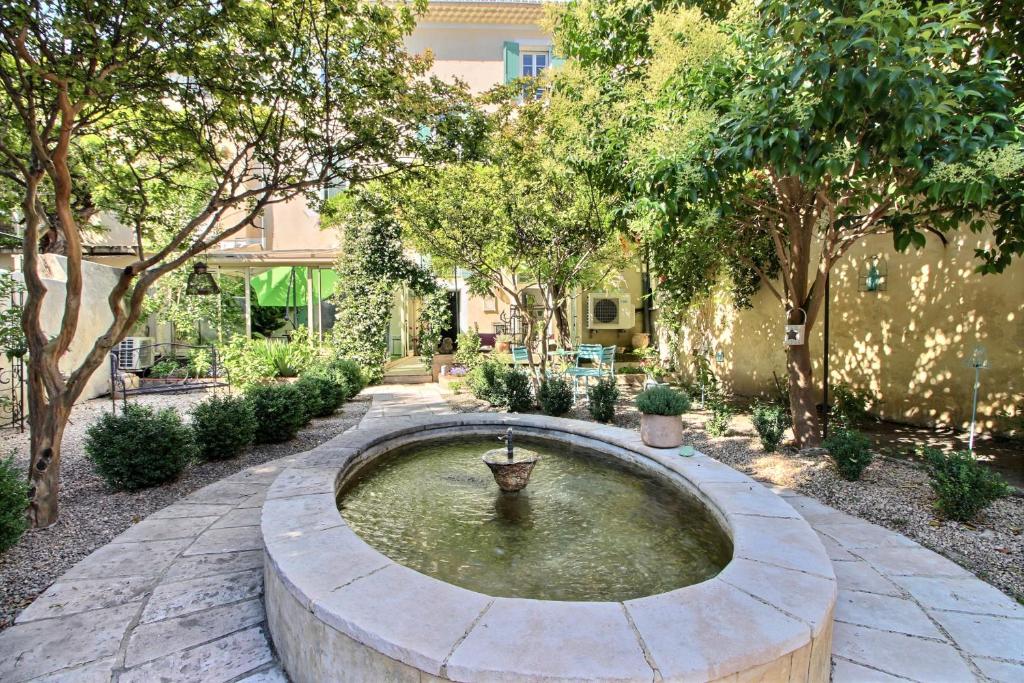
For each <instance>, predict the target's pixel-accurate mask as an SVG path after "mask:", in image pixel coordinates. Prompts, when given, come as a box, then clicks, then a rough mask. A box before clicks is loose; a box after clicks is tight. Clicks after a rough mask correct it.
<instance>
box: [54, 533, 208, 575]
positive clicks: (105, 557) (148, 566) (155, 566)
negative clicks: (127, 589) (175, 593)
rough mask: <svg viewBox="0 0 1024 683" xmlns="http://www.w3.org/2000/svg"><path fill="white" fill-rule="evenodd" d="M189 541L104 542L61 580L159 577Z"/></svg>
mask: <svg viewBox="0 0 1024 683" xmlns="http://www.w3.org/2000/svg"><path fill="white" fill-rule="evenodd" d="M190 543H192V539H191V538H179V539H175V540H173V541H149V542H146V543H108V544H107V545H105V546H103V547H102V548H99V549H98V550H96V551H94V552H93V553H92V554H91V555H89V556H88V557H86V558H85V559H84V560H82V561H81V562H79V563H78V564H76V565H75V566H74V567H72V568H71V569H69V570H68V571H67V572H66V573H65V574H64V576H62V577H61V579H62V580H68V579H106V578H111V577H115V576H159V575H160V574H162V573H163V572H164V570H165V569H167V567H168V566H170V564H171V563H172V562H174V560H175V558H177V557H178V555H179V554H181V552H182V551H183V550H184V549H185V548H187V547H188V545H189V544H190Z"/></svg>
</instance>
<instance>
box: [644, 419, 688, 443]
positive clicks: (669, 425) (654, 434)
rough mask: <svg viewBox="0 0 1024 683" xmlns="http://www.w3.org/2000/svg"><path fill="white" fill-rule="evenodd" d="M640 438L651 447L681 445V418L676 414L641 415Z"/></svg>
mask: <svg viewBox="0 0 1024 683" xmlns="http://www.w3.org/2000/svg"><path fill="white" fill-rule="evenodd" d="M640 438H641V439H643V442H644V443H645V444H647V445H648V446H650V447H652V448H678V447H679V446H682V445H683V420H682V418H681V417H680V416H678V415H641V416H640Z"/></svg>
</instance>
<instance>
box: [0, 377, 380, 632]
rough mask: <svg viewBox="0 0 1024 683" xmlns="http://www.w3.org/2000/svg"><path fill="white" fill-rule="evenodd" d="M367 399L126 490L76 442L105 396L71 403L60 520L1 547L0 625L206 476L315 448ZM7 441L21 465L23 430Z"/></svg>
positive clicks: (189, 401)
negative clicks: (284, 438) (102, 473)
mask: <svg viewBox="0 0 1024 683" xmlns="http://www.w3.org/2000/svg"><path fill="white" fill-rule="evenodd" d="M206 396H207V394H206V393H205V392H197V393H191V394H178V395H151V396H139V397H136V398H133V399H132V401H133V402H137V403H140V404H145V405H150V406H153V407H155V408H166V407H173V408H176V409H177V410H178V411H180V412H181V413H182V414H183V415H184V414H186V413H187V411H188V409H189V408H190V407H191V406H192V405H194V404H195V403H198V402H200V401H202V400H203V399H204V398H206ZM369 405H370V403H369V398H365V397H357V398H356V399H355V400H353V401H351V402H350V403H347V404H346V405H345V407H344V408H343V409H342V410H340V411H338V412H337V413H336V414H335V415H333V416H331V417H328V418H322V419H317V420H314V421H313V423H312V424H310V425H308V426H307V427H305V428H303V429H302V431H300V432H299V434H298V436H297V437H296V438H294V439H292V440H291V441H288V442H286V443H283V444H266V445H260V446H254V447H252V448H250V449H249V450H248V451H246V452H245V453H243V454H242V455H241V456H239V457H237V458H234V459H231V460H223V461H219V462H211V463H206V462H200V463H195V464H193V465H190V466H189V467H188V468H187V469H186V470H185V472H184V473H183V474H182V476H181V477H180V478H179V479H178V480H177V481H175V482H172V483H170V484H166V485H164V486H158V487H154V488H150V489H144V490H142V491H135V492H130V493H129V492H123V491H114V490H112V489H110V488H109V487H108V486H107V485H106V484H105V483H104V482H103V480H102V479H100V478H99V477H97V476H96V475H95V474H94V473H93V471H92V465H91V464H90V463H89V461H88V460H87V459H86V457H85V451H84V449H83V441H84V438H85V430H86V429H87V428H88V426H89V425H90V424H92V422H93V421H94V420H96V419H97V418H98V417H99V416H100V415H101V414H103V413H105V412H109V411H110V400H109V399H107V400H99V399H97V400H93V401H86V402H84V403H81V404H79V405H77V406H75V409H74V411H73V412H72V414H71V424H69V425H68V429H67V431H66V433H65V435H64V446H63V453H62V456H61V491H60V519H59V521H58V522H57V524H55V525H54V526H52V527H50V528H49V529H45V530H42V531H37V532H30V533H26V534H25V535H24V536H23V537H22V538H21V541H19V543H18V544H17V545H16V546H14V547H13V548H11V549H10V550H8V551H7V552H6V553H4V554H2V555H0V630H2V629H4V628H7V627H8V626H10V625H11V624H12V623H13V621H14V618H15V617H16V616H17V614H18V612H20V611H21V610H22V609H24V608H25V607H26V606H28V605H29V604H30V603H31V602H32V601H33V600H34V599H35V598H36V596H38V595H39V594H40V593H42V592H43V591H44V590H46V588H47V587H48V586H50V584H51V583H53V581H54V580H56V579H57V578H58V577H60V576H61V575H62V574H63V573H64V572H66V571H67V570H68V569H69V568H70V567H71V566H72V565H74V564H75V563H77V562H78V561H79V560H81V559H82V558H83V557H85V556H86V555H89V554H90V553H91V552H92V551H94V550H95V549H97V548H99V547H100V546H102V545H105V544H106V543H108V542H109V541H110V540H111V539H112V538H113V537H114V536H117V535H118V534H120V533H121V532H122V531H124V530H125V529H127V528H128V527H129V526H131V525H132V524H135V523H137V522H139V521H140V520H142V519H144V518H145V517H147V516H148V515H150V514H151V513H153V512H155V511H157V510H159V509H161V508H163V507H165V506H167V505H169V504H171V503H173V502H174V501H176V500H178V499H179V498H181V497H183V496H186V495H188V494H189V493H191V492H193V491H195V490H197V489H199V488H202V487H203V486H206V485H207V484H209V483H211V482H214V481H217V480H219V479H222V478H224V477H226V476H228V475H231V474H234V473H235V472H238V471H240V470H244V469H246V468H247V467H251V466H253V465H258V464H260V463H264V462H267V461H269V460H275V459H277V458H281V457H284V456H286V455H291V454H292V453H302V452H304V451H308V450H310V449H311V448H314V447H315V446H317V445H319V444H321V443H323V442H324V441H327V440H328V439H330V438H332V437H334V436H336V435H338V434H340V433H341V432H343V431H345V430H346V429H348V428H349V427H352V426H354V425H356V424H358V422H359V420H360V419H361V418H362V416H363V414H364V413H365V412H366V411H367V409H368V407H369ZM6 446H7V448H9V449H13V450H14V451H15V462H16V463H17V464H18V465H19V466H23V467H25V468H27V467H28V433H27V431H26V433H25V434H13V435H11V436H9V437H8V440H7V444H6Z"/></svg>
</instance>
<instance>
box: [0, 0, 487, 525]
mask: <svg viewBox="0 0 1024 683" xmlns="http://www.w3.org/2000/svg"><path fill="white" fill-rule="evenodd" d="M424 7H425V3H423V2H416V3H415V4H414V5H411V6H410V5H400V6H390V5H384V4H381V3H364V2H359V1H358V0H316V1H313V2H305V1H303V2H299V1H298V0H284V1H283V2H268V1H266V0H257V1H255V2H247V3H237V2H227V3H213V4H211V3H208V2H205V1H204V0H184V1H183V2H179V1H175V2H167V1H164V0H155V1H152V2H141V1H139V0H125V1H124V2H120V3H96V2H90V1H87V0H60V1H58V2H53V3H40V2H24V1H23V0H0V85H2V90H0V114H2V115H0V121H2V122H3V123H2V124H0V126H2V128H0V168H2V173H0V177H3V178H4V179H6V184H5V187H7V188H8V191H9V188H10V186H11V183H13V185H14V187H16V188H17V190H16V191H17V192H19V196H20V213H21V220H22V223H23V227H24V236H25V238H24V246H23V253H24V266H25V277H26V289H27V292H28V297H27V300H26V302H25V308H24V315H23V327H24V329H25V333H26V337H27V344H28V348H29V372H28V378H29V421H30V426H31V465H30V472H29V478H30V485H31V492H30V506H29V512H28V514H29V519H30V522H31V523H32V524H33V525H34V526H36V527H45V526H48V525H51V524H53V523H54V522H55V521H56V519H57V492H58V487H59V466H60V444H61V438H62V435H63V431H64V427H65V425H66V424H67V419H68V414H69V411H70V410H71V407H72V405H73V404H74V402H75V400H76V399H77V398H78V396H79V395H80V394H81V392H82V390H83V389H84V387H85V384H86V382H87V380H88V378H89V377H90V376H91V375H92V373H93V372H94V371H95V370H96V369H97V368H98V367H99V366H100V365H101V364H103V363H104V362H106V358H107V356H108V354H109V352H110V350H111V348H112V347H113V346H114V345H115V344H116V343H117V342H118V341H119V340H120V339H122V338H123V337H124V336H125V334H127V333H128V331H129V330H130V329H131V327H132V325H134V323H135V322H136V320H137V319H138V317H139V315H140V312H141V311H142V304H143V301H144V299H145V297H146V294H147V292H148V291H149V290H150V288H151V287H152V285H153V284H154V283H155V282H156V281H157V279H159V278H160V277H161V276H163V275H165V274H167V273H169V272H171V271H173V270H174V269H176V268H178V267H179V266H181V265H183V264H185V263H187V262H188V261H189V260H190V259H192V258H194V257H195V256H196V255H198V254H200V253H201V252H203V251H204V250H207V249H209V248H211V247H213V246H215V245H217V244H218V243H219V242H221V241H222V240H224V239H225V238H227V237H228V236H230V235H232V234H234V233H235V232H237V231H238V230H240V229H242V228H243V227H244V226H246V225H251V224H253V223H254V221H256V220H258V218H259V216H260V215H261V212H262V211H263V209H264V208H265V207H267V206H269V205H271V204H274V203H277V202H283V201H287V200H289V199H292V198H294V197H297V196H300V195H303V194H311V193H313V192H315V191H316V190H317V189H318V188H321V187H324V186H337V185H344V184H351V183H359V182H364V181H366V180H369V179H372V178H375V177H381V176H386V175H389V174H394V173H399V172H402V170H403V169H405V168H407V167H409V166H410V164H411V163H412V162H411V161H410V160H411V159H416V160H417V162H416V163H423V162H430V161H431V160H435V159H437V158H439V157H441V156H443V155H444V154H446V151H445V150H446V148H447V147H448V145H447V144H445V143H446V141H445V140H443V139H440V138H439V137H438V136H431V137H429V138H422V137H421V136H419V135H418V131H419V130H420V129H421V128H422V127H424V126H430V125H432V124H434V123H436V122H437V121H438V120H441V119H444V120H445V121H446V123H445V127H444V131H445V132H453V131H454V129H455V128H456V127H457V125H458V123H459V122H460V121H462V120H464V119H466V118H468V117H471V116H472V111H471V110H468V109H467V107H468V104H467V103H466V100H465V98H464V97H463V93H462V89H461V88H460V87H451V86H447V85H445V84H443V83H441V82H439V81H437V80H436V79H431V78H428V77H427V75H426V72H427V69H428V68H429V63H428V61H427V60H425V59H422V58H417V57H413V56H410V55H408V54H407V53H406V52H405V51H404V49H403V46H402V41H403V38H404V36H405V35H406V34H407V33H408V32H409V31H411V30H412V28H413V26H414V22H415V13H416V12H418V11H422V10H423V9H424ZM83 168H87V169H88V173H87V174H86V175H84V176H83V175H81V174H78V173H76V169H83ZM186 172H187V173H186ZM192 174H199V176H201V178H202V185H203V188H205V189H206V194H205V197H206V201H204V202H203V203H202V205H201V206H200V207H199V208H198V209H197V210H196V211H195V213H194V214H193V215H192V216H190V217H189V218H188V220H186V221H185V222H184V224H183V225H182V226H181V227H180V229H178V230H177V231H175V232H173V234H170V235H169V236H168V237H167V238H166V239H165V240H163V243H162V244H159V245H157V246H154V248H153V249H152V250H151V251H148V252H145V253H144V252H143V250H142V249H141V248H140V253H139V254H138V258H137V259H136V260H135V261H134V262H133V263H131V264H130V265H128V266H127V267H126V268H125V269H124V271H123V273H122V275H121V277H120V279H119V280H118V282H117V284H116V285H115V286H114V288H113V289H112V290H111V291H110V294H109V298H108V301H109V306H110V312H111V314H112V316H113V322H112V323H111V325H110V326H109V328H108V329H107V331H106V332H105V333H104V334H103V335H101V336H100V337H99V338H98V339H97V340H95V343H94V344H93V346H92V348H91V350H90V351H89V352H88V353H87V354H86V355H85V357H84V358H83V359H82V360H81V361H80V362H79V363H78V365H77V367H74V368H72V369H71V370H70V372H69V374H64V373H62V371H61V369H60V368H59V366H58V363H59V361H60V360H61V358H62V357H63V356H64V355H65V353H66V352H67V350H68V348H69V347H70V344H71V341H72V339H74V337H75V334H76V331H77V326H78V320H79V316H80V315H81V313H82V311H81V302H82V287H83V282H82V244H81V234H82V230H83V229H85V226H84V225H83V223H82V222H81V218H82V213H81V212H79V211H77V210H76V206H77V203H78V202H80V201H81V200H82V199H83V198H89V199H90V201H95V202H96V203H97V205H98V206H100V207H101V208H103V209H106V210H111V211H113V212H114V213H115V214H116V216H117V217H118V218H119V219H120V220H122V222H124V223H125V224H126V225H129V226H130V227H132V228H133V229H134V230H135V231H136V237H137V242H138V243H139V244H140V245H141V244H142V243H143V242H144V240H145V239H146V237H147V218H148V216H149V215H150V213H149V212H150V207H152V206H153V204H154V203H153V202H152V201H151V200H152V198H153V193H154V192H162V191H164V188H166V187H168V186H170V187H180V186H181V185H182V184H187V183H188V182H189V178H190V177H193V175H192ZM183 189H194V188H183ZM4 196H8V195H7V194H5V195H4ZM47 215H52V216H54V217H55V218H54V220H53V221H52V222H48V219H47V217H46V216H47ZM54 226H55V229H56V232H57V233H58V236H59V241H60V242H61V243H62V245H63V250H64V252H65V253H66V254H67V268H66V270H67V287H66V290H67V296H66V298H65V301H64V307H63V316H62V319H61V325H60V329H59V330H58V331H57V332H56V334H54V335H52V336H51V335H49V334H47V332H46V331H45V330H44V328H43V326H42V323H41V310H42V304H43V300H44V298H45V296H46V294H47V292H46V288H45V286H44V284H43V282H42V280H41V279H40V276H39V270H38V264H39V257H40V248H39V245H40V241H41V239H42V237H43V233H44V232H45V231H46V230H47V229H49V228H50V227H54Z"/></svg>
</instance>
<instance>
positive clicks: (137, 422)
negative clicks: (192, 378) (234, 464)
mask: <svg viewBox="0 0 1024 683" xmlns="http://www.w3.org/2000/svg"><path fill="white" fill-rule="evenodd" d="M85 452H86V455H88V457H89V460H91V461H92V464H93V466H94V467H95V468H96V473H97V474H99V475H100V476H101V477H103V479H104V480H105V481H106V482H107V483H108V484H110V485H111V486H113V487H114V488H118V489H127V490H135V489H142V488H146V487H148V486H156V485H158V484H163V483H164V482H168V481H172V480H173V479H176V478H177V477H178V475H179V474H181V472H182V470H184V469H185V466H186V465H188V463H190V462H191V461H192V460H193V459H194V458H195V456H196V443H195V439H194V437H193V435H192V430H191V429H189V428H188V427H187V426H186V425H185V424H184V423H182V421H181V416H179V415H178V413H177V412H175V411H174V410H172V409H170V408H167V409H165V410H160V411H157V412H154V411H153V409H152V408H150V407H148V406H141V405H128V406H125V409H124V411H123V412H122V413H121V414H120V415H113V414H112V413H104V414H103V415H102V416H101V417H100V419H99V420H97V421H96V422H95V423H93V424H92V425H91V426H90V427H89V429H88V430H86V438H85Z"/></svg>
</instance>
